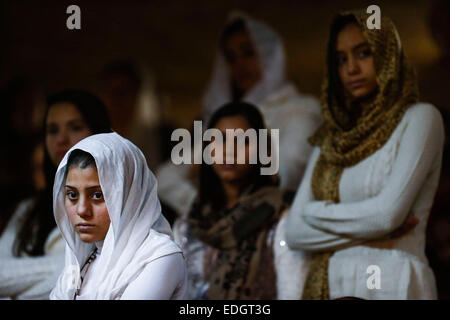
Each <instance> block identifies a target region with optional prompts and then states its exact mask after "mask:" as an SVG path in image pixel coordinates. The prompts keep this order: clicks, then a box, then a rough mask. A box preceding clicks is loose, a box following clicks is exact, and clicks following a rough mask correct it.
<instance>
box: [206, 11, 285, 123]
mask: <svg viewBox="0 0 450 320" xmlns="http://www.w3.org/2000/svg"><path fill="white" fill-rule="evenodd" d="M237 19H242V20H243V21H244V23H245V26H246V27H247V30H248V33H249V34H250V39H251V40H252V42H253V45H254V47H255V50H256V52H257V54H258V57H259V61H260V63H261V68H262V70H263V75H262V80H261V81H260V82H258V83H257V84H256V85H255V86H254V87H253V88H252V89H250V90H249V92H247V93H246V94H245V95H244V97H243V98H242V101H245V102H248V103H252V104H255V105H258V104H259V103H260V102H262V101H263V100H264V99H265V98H266V97H267V96H268V95H270V94H271V93H273V92H274V91H275V90H278V89H279V88H281V87H282V86H283V85H284V84H285V82H286V79H285V55H284V48H283V43H282V41H281V38H280V37H279V36H278V34H277V33H276V32H275V31H273V30H272V29H271V28H270V27H269V26H268V25H266V24H264V23H262V22H260V21H258V20H255V19H252V18H250V17H248V16H247V15H245V14H243V13H240V12H233V13H232V14H231V15H230V17H229V19H228V23H227V25H226V26H225V28H226V27H227V26H229V25H230V24H231V23H233V22H234V21H235V20H237ZM231 101H232V89H231V76H230V72H229V68H228V66H227V62H226V61H225V57H224V54H223V52H222V50H220V49H219V50H218V52H217V56H216V60H215V65H214V69H213V73H212V78H211V81H210V84H209V86H208V88H207V90H206V93H205V95H204V97H203V108H204V109H203V115H204V119H205V120H208V119H209V117H210V115H212V113H214V111H216V110H217V109H218V108H219V107H221V106H222V105H224V104H225V103H228V102H231Z"/></svg>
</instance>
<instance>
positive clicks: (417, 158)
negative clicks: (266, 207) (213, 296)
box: [275, 103, 444, 299]
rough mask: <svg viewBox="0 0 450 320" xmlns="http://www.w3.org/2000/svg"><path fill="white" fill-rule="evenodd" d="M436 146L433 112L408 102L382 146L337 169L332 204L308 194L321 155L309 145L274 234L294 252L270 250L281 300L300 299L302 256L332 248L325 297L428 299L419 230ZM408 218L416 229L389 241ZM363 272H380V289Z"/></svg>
mask: <svg viewBox="0 0 450 320" xmlns="http://www.w3.org/2000/svg"><path fill="white" fill-rule="evenodd" d="M443 142H444V127H443V122H442V118H441V115H440V113H439V111H437V109H436V108H434V107H433V106H431V105H429V104H424V103H417V104H415V105H414V106H412V107H411V108H410V109H408V111H407V112H406V113H405V115H404V116H403V118H402V120H401V122H400V123H399V124H398V126H397V128H396V129H395V130H394V132H393V133H392V135H391V137H390V138H389V140H388V141H387V142H386V143H385V144H384V146H383V147H382V148H380V149H379V150H377V151H376V152H375V153H374V154H372V155H371V156H370V157H368V158H366V159H364V160H363V161H361V162H360V163H358V164H356V165H355V166H353V167H350V168H346V169H345V170H344V172H343V174H342V177H341V180H340V184H339V197H340V200H341V202H340V203H338V204H335V203H331V202H329V201H316V200H315V199H314V196H313V194H312V191H311V176H312V172H313V169H314V167H315V164H316V161H317V159H318V157H319V154H320V148H318V147H316V148H315V149H314V151H313V154H312V155H311V158H310V161H309V163H308V167H307V169H306V173H305V177H304V180H303V182H302V184H301V186H300V188H299V190H298V192H297V195H296V198H295V200H294V203H293V205H292V208H291V210H290V211H289V213H288V214H287V217H286V219H287V221H286V222H285V223H286V226H285V227H286V228H285V230H286V233H285V234H284V233H283V231H284V228H282V227H280V228H278V234H277V237H278V239H285V240H286V242H287V244H288V245H289V247H290V248H292V249H295V250H300V251H299V252H300V255H297V256H294V254H293V253H292V252H289V251H290V250H289V249H288V248H287V246H284V247H281V246H277V247H276V248H275V249H276V250H278V253H277V252H276V256H278V257H279V260H278V262H277V263H278V265H277V268H278V274H279V276H280V277H281V278H283V277H284V278H290V279H291V281H290V282H289V281H285V284H286V286H285V287H284V289H283V290H284V291H285V292H286V295H284V296H285V298H291V299H296V298H298V297H299V295H298V293H301V290H298V288H301V287H302V286H303V281H304V278H305V274H304V273H303V274H302V273H301V272H300V271H299V270H301V268H302V267H303V268H304V266H305V264H307V263H308V260H309V258H308V254H309V252H319V251H327V250H336V252H335V253H334V254H333V256H332V257H331V259H330V263H329V267H328V273H329V288H330V298H331V299H334V298H338V297H343V296H355V297H360V298H364V299H435V298H436V295H437V294H436V287H435V279H434V275H433V272H432V270H431V269H430V267H429V266H428V261H427V258H426V256H425V230H426V225H427V220H428V215H429V212H430V208H431V206H432V203H433V198H434V194H435V191H436V187H437V184H438V181H439V174H440V168H441V161H442V148H443ZM408 215H413V216H414V217H416V218H418V219H419V221H420V222H419V224H418V225H417V226H416V227H415V228H414V229H413V230H411V231H410V232H408V233H407V234H404V235H403V236H400V237H397V238H389V234H390V233H392V232H393V231H394V230H395V229H397V228H398V227H400V226H401V225H402V224H403V223H404V221H405V219H406V218H407V217H408ZM280 241H281V240H280ZM283 254H284V256H286V255H287V256H289V258H284V260H285V261H286V260H289V259H291V260H295V261H297V264H296V265H293V264H292V262H291V263H286V262H283V259H282V258H281V257H282V256H283ZM370 266H375V268H377V267H378V270H379V271H380V273H379V275H380V277H379V280H380V284H381V287H380V288H379V289H377V288H371V285H370V284H369V285H368V282H371V281H372V280H371V279H370V277H371V276H373V275H374V273H373V269H370V268H372V267H370ZM372 279H373V278H372ZM292 286H294V287H297V290H296V289H295V288H294V289H293V288H292ZM295 291H296V292H295ZM289 293H295V294H296V295H295V296H289Z"/></svg>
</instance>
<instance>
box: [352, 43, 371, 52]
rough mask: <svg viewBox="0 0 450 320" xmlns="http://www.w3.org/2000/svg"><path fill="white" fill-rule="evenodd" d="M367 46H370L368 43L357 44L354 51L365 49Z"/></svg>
mask: <svg viewBox="0 0 450 320" xmlns="http://www.w3.org/2000/svg"><path fill="white" fill-rule="evenodd" d="M365 46H369V43H368V42H361V43H359V44H357V45H356V46H354V47H353V49H352V51H354V50H358V49H360V48H362V47H365Z"/></svg>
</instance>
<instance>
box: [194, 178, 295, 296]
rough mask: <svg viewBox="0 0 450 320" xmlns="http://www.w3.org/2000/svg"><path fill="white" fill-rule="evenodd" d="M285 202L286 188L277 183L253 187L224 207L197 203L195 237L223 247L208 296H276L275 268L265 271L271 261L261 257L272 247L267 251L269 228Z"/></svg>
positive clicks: (210, 277) (214, 245)
mask: <svg viewBox="0 0 450 320" xmlns="http://www.w3.org/2000/svg"><path fill="white" fill-rule="evenodd" d="M286 207H287V203H286V201H285V197H284V193H283V192H282V191H280V190H279V189H278V188H277V187H276V186H264V187H261V188H259V189H257V190H255V188H254V186H251V187H249V188H247V190H246V191H245V192H244V193H243V195H241V196H240V197H239V199H238V203H237V204H236V205H234V206H233V207H232V208H231V209H228V210H225V211H222V212H215V211H213V210H211V207H210V206H209V205H205V206H203V207H202V208H196V206H194V209H193V210H192V211H191V214H190V217H189V222H190V224H191V226H192V228H193V234H194V236H196V237H197V238H198V239H200V240H201V241H203V242H205V243H207V244H208V245H210V246H212V247H214V248H217V249H219V253H218V257H217V260H216V262H215V264H214V266H212V267H211V273H210V274H209V275H208V279H207V280H208V282H209V290H208V299H213V300H219V299H220V300H222V299H230V300H237V299H262V298H265V299H275V298H276V287H275V274H274V271H273V272H271V276H270V277H269V278H266V276H264V274H266V275H267V273H265V271H264V270H265V269H268V267H270V266H267V265H264V266H263V265H262V262H263V260H265V258H264V257H265V256H267V252H271V251H270V250H267V249H268V248H267V241H266V240H267V236H268V232H269V230H270V229H271V228H272V227H273V225H274V224H275V223H276V222H277V221H278V219H279V217H280V214H281V212H283V210H284V209H285V208H286ZM269 260H271V259H269ZM272 260H273V259H272ZM269 263H271V262H270V261H269ZM272 269H273V267H272ZM266 271H267V270H266ZM267 282H270V283H267ZM268 291H270V292H268Z"/></svg>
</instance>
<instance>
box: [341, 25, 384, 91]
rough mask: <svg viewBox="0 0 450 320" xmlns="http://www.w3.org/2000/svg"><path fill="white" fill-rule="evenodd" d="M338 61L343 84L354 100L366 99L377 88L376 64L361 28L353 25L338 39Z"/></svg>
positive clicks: (342, 31) (344, 30)
mask: <svg viewBox="0 0 450 320" xmlns="http://www.w3.org/2000/svg"><path fill="white" fill-rule="evenodd" d="M336 54H337V56H336V59H337V65H338V73H339V77H340V79H341V83H342V85H343V87H344V88H345V90H347V91H348V92H349V93H350V94H351V96H352V97H353V98H364V97H366V96H368V95H370V94H372V93H373V92H374V91H375V90H376V88H377V80H376V72H375V64H374V61H373V55H372V51H371V49H370V46H369V43H368V42H367V40H366V38H365V37H364V35H363V33H362V31H361V29H360V27H359V26H358V25H357V24H355V23H351V24H348V25H347V26H346V27H344V29H342V30H341V31H340V32H339V34H338V36H337V39H336Z"/></svg>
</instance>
